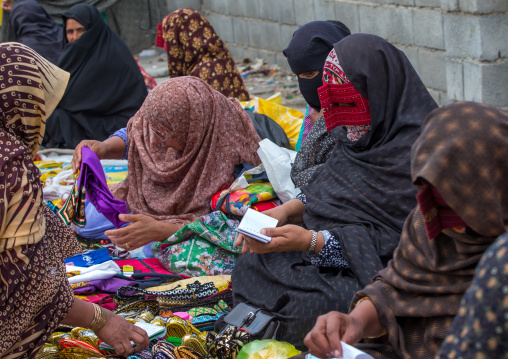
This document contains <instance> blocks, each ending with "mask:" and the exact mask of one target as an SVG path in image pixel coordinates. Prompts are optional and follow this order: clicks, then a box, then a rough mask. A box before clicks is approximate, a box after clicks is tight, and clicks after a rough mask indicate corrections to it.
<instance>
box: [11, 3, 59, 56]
mask: <svg viewBox="0 0 508 359" xmlns="http://www.w3.org/2000/svg"><path fill="white" fill-rule="evenodd" d="M10 22H11V27H12V30H13V32H14V36H15V37H16V41H17V42H20V43H22V44H24V45H26V46H28V47H30V48H32V49H33V50H35V51H36V52H37V53H38V54H39V55H41V56H42V57H44V58H45V59H47V60H48V61H51V62H52V63H53V64H56V63H57V62H58V58H59V57H60V53H61V51H62V29H61V28H60V27H59V26H58V25H57V24H56V22H55V21H54V20H53V19H52V18H51V16H49V15H48V13H47V12H46V10H44V8H43V7H42V6H41V5H39V3H37V1H35V0H19V1H16V2H15V3H14V5H13V6H12V10H11V14H10Z"/></svg>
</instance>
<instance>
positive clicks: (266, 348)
mask: <svg viewBox="0 0 508 359" xmlns="http://www.w3.org/2000/svg"><path fill="white" fill-rule="evenodd" d="M300 353H301V351H299V350H298V349H296V348H295V347H294V346H293V345H292V344H289V343H286V342H279V341H277V340H272V339H266V340H255V341H253V342H251V343H249V344H246V345H245V346H244V347H243V348H242V350H240V353H238V355H237V356H236V359H286V358H290V357H292V356H295V355H298V354H300Z"/></svg>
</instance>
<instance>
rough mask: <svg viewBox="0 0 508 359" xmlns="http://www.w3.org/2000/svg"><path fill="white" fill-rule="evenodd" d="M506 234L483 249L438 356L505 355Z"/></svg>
mask: <svg viewBox="0 0 508 359" xmlns="http://www.w3.org/2000/svg"><path fill="white" fill-rule="evenodd" d="M507 294H508V234H506V233H505V234H504V235H502V236H501V237H499V238H498V239H497V240H496V241H495V242H494V243H493V244H492V245H491V246H490V247H489V249H488V250H487V251H486V252H485V254H484V255H483V257H482V259H481V261H480V263H479V264H478V267H477V268H476V273H475V277H474V278H473V283H472V284H471V287H469V289H468V290H467V292H466V294H465V295H464V298H462V302H461V304H460V308H459V311H458V313H457V316H456V317H455V319H454V321H453V324H452V328H451V330H450V332H449V334H448V336H447V337H446V339H445V340H444V342H443V345H442V346H441V349H439V353H438V355H437V357H438V358H442V359H445V358H452V357H454V358H457V359H465V358H478V359H480V358H500V359H501V358H508V343H507V342H506V338H507V337H508V328H507V326H506V319H507V318H508V303H507Z"/></svg>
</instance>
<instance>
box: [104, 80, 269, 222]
mask: <svg viewBox="0 0 508 359" xmlns="http://www.w3.org/2000/svg"><path fill="white" fill-rule="evenodd" d="M168 98H171V99H172V100H171V101H168V100H167V99H168ZM153 131H157V133H158V134H159V135H160V136H162V137H163V138H165V139H168V138H169V139H170V140H172V141H176V143H178V146H179V147H180V148H182V151H179V150H176V149H174V148H173V147H170V146H167V144H166V145H165V144H163V143H160V142H161V140H160V139H159V138H157V137H156V135H155V134H154V132H153ZM127 139H128V142H129V174H128V175H127V178H126V179H125V181H123V182H122V183H120V184H118V185H114V186H112V187H111V192H112V193H113V195H114V196H115V197H116V198H118V199H121V200H124V201H126V202H127V206H128V208H129V209H130V211H131V212H132V213H134V214H138V213H142V214H145V215H148V216H151V217H153V218H155V219H158V220H162V221H166V222H170V223H180V224H185V223H189V222H190V221H193V220H194V219H195V218H197V217H199V216H203V215H205V214H207V213H209V211H210V207H209V206H210V200H211V198H212V196H213V195H214V194H215V193H217V192H219V191H220V190H221V189H223V188H225V187H226V186H229V185H230V184H231V183H232V182H233V180H234V176H233V169H234V167H235V165H237V164H239V163H242V162H245V163H249V164H252V165H255V166H257V165H259V164H260V162H261V161H260V160H259V157H258V155H257V153H256V150H257V148H258V142H259V141H260V139H259V136H258V135H257V134H256V130H255V129H254V126H253V125H252V121H251V119H250V117H249V116H248V115H247V114H246V113H245V111H244V110H243V109H242V107H241V106H240V104H239V103H238V101H236V100H232V99H231V100H230V99H227V98H226V97H224V95H222V94H221V93H219V92H217V91H215V90H214V89H212V88H211V87H210V86H209V85H208V84H207V83H206V82H205V81H203V80H201V79H198V78H195V77H192V76H184V77H177V78H174V79H169V80H167V81H165V82H163V83H161V84H159V85H157V87H155V88H154V89H153V90H152V91H151V92H150V93H149V94H148V97H147V98H146V100H145V102H144V104H143V106H142V107H141V109H140V110H139V111H138V112H137V113H136V115H135V116H134V117H132V119H131V120H130V121H129V124H128V126H127Z"/></svg>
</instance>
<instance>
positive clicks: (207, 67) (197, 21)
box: [162, 9, 249, 101]
mask: <svg viewBox="0 0 508 359" xmlns="http://www.w3.org/2000/svg"><path fill="white" fill-rule="evenodd" d="M162 26H163V38H164V49H165V50H166V51H167V52H168V68H169V76H170V77H178V76H196V77H199V78H201V79H202V80H204V81H206V82H207V83H208V84H209V85H210V86H212V88H213V89H214V90H217V91H219V92H220V93H222V94H223V95H224V96H226V97H235V98H237V99H239V100H240V101H247V100H248V99H249V93H248V92H247V88H246V87H245V84H244V83H243V79H242V76H241V75H240V72H238V69H237V68H236V65H235V62H234V61H233V58H232V57H231V54H230V53H229V50H228V48H227V47H226V45H225V44H224V42H223V41H222V40H221V38H220V37H219V35H217V33H216V32H215V30H214V29H213V27H212V25H210V23H209V22H208V20H207V19H205V18H204V17H203V16H201V15H200V14H199V13H198V12H197V11H196V10H192V9H180V10H176V11H173V12H172V13H171V14H169V15H168V16H166V17H165V18H164V20H163V24H162Z"/></svg>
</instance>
